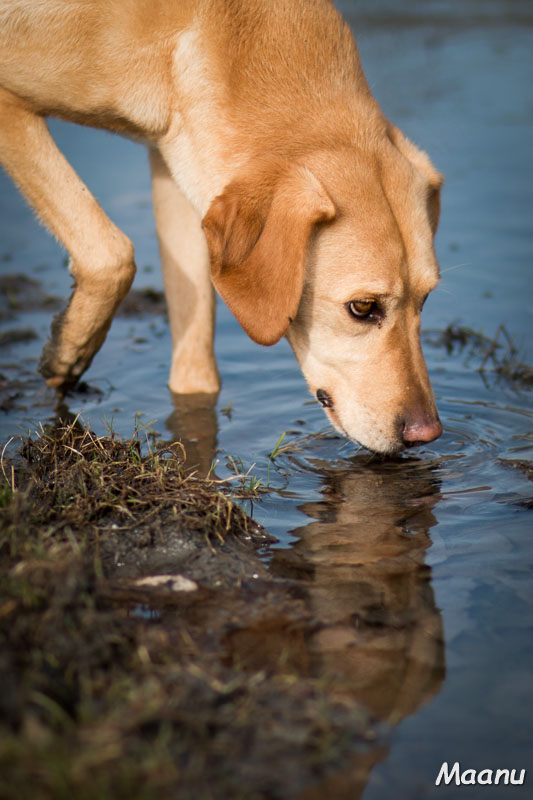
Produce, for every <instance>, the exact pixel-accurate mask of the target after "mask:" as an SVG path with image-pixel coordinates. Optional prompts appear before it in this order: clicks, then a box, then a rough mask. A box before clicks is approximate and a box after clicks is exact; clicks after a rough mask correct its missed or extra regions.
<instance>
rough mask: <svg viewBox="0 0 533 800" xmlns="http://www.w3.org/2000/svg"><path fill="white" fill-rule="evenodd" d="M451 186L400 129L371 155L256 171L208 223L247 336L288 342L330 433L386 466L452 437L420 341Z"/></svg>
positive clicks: (219, 284)
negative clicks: (443, 203)
mask: <svg viewBox="0 0 533 800" xmlns="http://www.w3.org/2000/svg"><path fill="white" fill-rule="evenodd" d="M441 182H442V179H441V176H440V175H439V173H437V172H436V170H435V169H434V168H433V166H432V165H431V162H430V161H429V159H428V157H427V156H426V155H425V154H424V153H422V152H420V151H419V150H417V149H416V148H415V146H414V145H413V144H411V142H409V141H408V140H407V139H405V137H403V135H402V134H401V133H400V132H399V131H398V130H397V129H395V128H394V127H392V126H389V127H388V128H387V131H386V133H385V134H383V135H382V136H381V137H379V138H378V139H377V141H376V142H373V143H372V146H369V147H368V148H365V149H364V148H346V149H342V148H335V149H333V150H328V149H322V150H319V151H315V152H313V153H311V154H307V155H306V156H305V157H302V158H300V159H297V160H296V163H294V162H293V163H290V162H288V161H284V160H282V159H279V160H276V161H271V162H269V163H262V164H261V165H260V166H257V165H254V169H253V170H251V169H250V170H248V173H247V174H246V175H243V176H241V178H240V179H239V180H237V181H235V182H234V183H232V184H230V185H229V186H228V187H227V188H226V190H225V191H224V193H223V194H222V195H220V196H219V197H217V198H216V199H215V200H214V201H213V203H212V204H211V207H210V208H209V210H208V212H207V214H206V216H205V218H204V221H203V227H204V231H205V233H206V236H207V240H208V244H209V250H210V255H211V264H212V275H213V281H214V283H215V286H216V288H217V289H218V291H219V292H220V294H221V295H222V297H223V298H224V300H225V301H226V303H227V304H228V306H229V308H230V309H231V310H232V311H233V313H234V314H235V316H236V317H237V319H238V320H239V321H240V323H241V324H242V326H243V328H244V329H245V330H246V332H247V333H248V334H249V335H250V336H251V338H252V339H254V340H255V341H257V342H259V343H261V344H274V343H275V342H277V341H278V340H279V339H280V338H281V336H283V335H285V334H286V335H287V338H288V339H289V341H290V343H291V345H292V347H293V349H294V352H295V354H296V357H297V359H298V361H299V363H300V365H301V367H302V370H303V372H304V375H305V377H306V379H307V382H308V384H309V387H310V389H311V391H312V392H313V393H314V394H317V396H318V399H319V400H320V401H321V402H322V405H323V406H324V408H325V410H326V413H327V415H328V417H329V418H330V420H331V422H332V423H333V424H334V425H335V427H336V428H337V429H338V430H339V431H341V432H342V433H343V434H344V435H346V436H348V437H349V438H352V439H354V440H356V441H358V442H360V443H361V444H363V445H365V446H366V447H368V448H369V449H371V450H375V451H377V452H382V453H392V452H396V451H398V450H401V449H402V448H403V447H404V446H405V445H410V444H414V443H421V442H429V441H432V440H433V439H435V438H436V437H438V436H439V435H440V433H441V430H442V427H441V425H440V422H439V420H438V415H437V410H436V407H435V401H434V398H433V393H432V389H431V385H430V383H429V378H428V375H427V370H426V365H425V363H424V358H423V355H422V351H421V346H420V336H419V328H420V312H421V309H422V306H423V303H424V300H425V298H426V296H427V294H428V292H430V291H431V290H432V289H433V288H434V287H435V285H436V283H437V280H438V266H437V263H436V259H435V254H434V248H433V237H434V233H435V230H436V227H437V222H438V215H439V190H440V185H441Z"/></svg>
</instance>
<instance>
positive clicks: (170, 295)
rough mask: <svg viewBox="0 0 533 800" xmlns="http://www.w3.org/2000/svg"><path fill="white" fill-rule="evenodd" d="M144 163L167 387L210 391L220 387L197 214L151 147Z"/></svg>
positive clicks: (186, 391) (211, 292) (204, 248)
mask: <svg viewBox="0 0 533 800" xmlns="http://www.w3.org/2000/svg"><path fill="white" fill-rule="evenodd" d="M150 166H151V170H152V193H153V199H154V214H155V219H156V225H157V235H158V239H159V251H160V256H161V264H162V267H163V278H164V282H165V294H166V297H167V305H168V314H169V319H170V330H171V334H172V365H171V368H170V377H169V388H170V389H171V391H173V392H176V393H177V394H193V393H196V392H208V393H215V392H218V390H219V389H220V379H219V375H218V370H217V365H216V361H215V355H214V349H213V336H214V326H215V293H214V289H213V286H212V283H211V273H210V264H209V253H208V250H207V243H206V239H205V236H204V233H203V231H202V229H201V219H200V216H199V214H198V212H197V211H196V210H195V209H194V208H193V207H192V205H191V204H190V203H189V201H188V200H187V198H186V197H185V195H184V194H183V193H182V192H181V191H180V189H179V188H178V187H177V186H176V184H175V182H174V180H173V178H172V176H171V175H170V172H169V170H168V168H167V166H166V164H165V162H164V161H163V158H162V157H161V155H160V153H159V151H157V150H155V149H154V150H150Z"/></svg>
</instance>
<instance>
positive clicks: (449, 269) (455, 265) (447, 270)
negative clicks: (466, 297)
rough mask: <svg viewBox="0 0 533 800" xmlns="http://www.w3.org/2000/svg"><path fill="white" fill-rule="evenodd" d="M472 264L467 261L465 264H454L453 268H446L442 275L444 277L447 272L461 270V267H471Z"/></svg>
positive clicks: (442, 270)
mask: <svg viewBox="0 0 533 800" xmlns="http://www.w3.org/2000/svg"><path fill="white" fill-rule="evenodd" d="M471 266H472V264H471V262H469V261H465V262H464V263H463V264H454V265H453V266H451V267H445V268H444V269H441V275H444V273H445V272H451V270H452V269H459V268H460V267H471Z"/></svg>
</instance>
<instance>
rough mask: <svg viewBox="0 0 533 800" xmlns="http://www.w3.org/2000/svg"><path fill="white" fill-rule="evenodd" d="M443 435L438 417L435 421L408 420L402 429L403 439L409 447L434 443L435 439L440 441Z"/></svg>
mask: <svg viewBox="0 0 533 800" xmlns="http://www.w3.org/2000/svg"><path fill="white" fill-rule="evenodd" d="M441 433H442V424H441V421H440V419H439V418H438V417H437V419H435V420H427V419H422V420H421V419H418V420H407V421H406V422H404V424H403V428H402V438H403V441H404V444H406V445H407V446H408V447H415V446H416V445H417V444H426V443H427V442H432V441H433V440H434V439H438V438H439V436H440V435H441Z"/></svg>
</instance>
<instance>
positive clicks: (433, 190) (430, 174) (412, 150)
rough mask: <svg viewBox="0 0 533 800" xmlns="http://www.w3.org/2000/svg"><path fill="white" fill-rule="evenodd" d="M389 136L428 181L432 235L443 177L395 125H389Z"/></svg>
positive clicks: (437, 221) (435, 229)
mask: <svg viewBox="0 0 533 800" xmlns="http://www.w3.org/2000/svg"><path fill="white" fill-rule="evenodd" d="M389 138H390V140H391V141H392V143H393V144H394V145H395V146H396V147H397V148H398V150H399V151H400V153H402V154H403V155H404V156H405V157H406V158H407V159H408V160H409V161H410V162H411V164H413V166H414V167H416V169H417V170H418V171H419V172H421V173H422V175H423V176H424V177H425V178H426V179H427V181H428V184H429V187H428V196H427V206H428V215H429V224H430V225H431V230H432V231H433V235H435V233H436V232H437V226H438V224H439V217H440V190H441V188H442V184H443V183H444V178H443V176H442V175H441V173H440V172H438V171H437V170H436V169H435V167H434V166H433V164H432V163H431V160H430V158H429V156H428V154H427V153H424V151H423V150H419V149H418V147H416V145H414V144H413V143H412V142H411V141H410V140H409V139H408V138H407V137H406V136H404V135H403V133H402V132H401V130H400V129H399V128H397V127H396V125H389Z"/></svg>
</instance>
